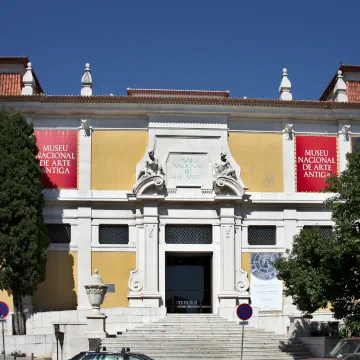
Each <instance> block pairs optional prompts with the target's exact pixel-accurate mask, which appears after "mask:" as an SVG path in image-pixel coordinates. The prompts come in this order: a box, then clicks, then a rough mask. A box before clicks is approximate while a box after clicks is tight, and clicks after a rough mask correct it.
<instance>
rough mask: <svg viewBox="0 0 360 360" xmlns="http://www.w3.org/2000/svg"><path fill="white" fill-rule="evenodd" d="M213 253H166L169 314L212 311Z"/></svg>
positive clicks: (167, 305)
mask: <svg viewBox="0 0 360 360" xmlns="http://www.w3.org/2000/svg"><path fill="white" fill-rule="evenodd" d="M211 267H212V255H211V254H186V255H184V254H173V253H171V254H167V255H166V274H165V276H166V278H165V281H166V307H167V312H168V313H211V270H212V269H211Z"/></svg>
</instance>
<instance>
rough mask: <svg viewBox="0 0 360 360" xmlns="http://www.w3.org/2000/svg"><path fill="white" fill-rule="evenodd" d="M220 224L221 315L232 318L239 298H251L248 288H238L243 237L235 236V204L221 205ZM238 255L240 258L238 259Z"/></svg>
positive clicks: (246, 299) (219, 295)
mask: <svg viewBox="0 0 360 360" xmlns="http://www.w3.org/2000/svg"><path fill="white" fill-rule="evenodd" d="M220 226H221V243H220V257H221V260H220V261H221V291H220V293H219V294H218V298H219V301H220V306H219V315H220V316H222V317H224V318H228V319H232V318H233V316H234V311H235V308H236V305H237V301H238V299H239V298H244V299H242V301H241V302H247V301H248V299H249V296H248V292H247V291H246V290H247V289H245V290H244V291H238V289H237V288H236V284H237V282H236V281H237V279H238V277H239V275H240V276H241V274H242V273H241V268H240V269H238V271H237V267H238V266H239V264H240V266H241V237H239V235H237V237H235V215H234V205H225V204H224V205H222V206H221V207H220ZM240 236H241V233H240ZM235 238H236V239H235ZM239 250H240V251H239ZM237 251H239V253H238V252H237ZM237 257H239V258H240V259H239V260H236V258H237ZM239 281H240V280H239ZM241 290H243V289H241Z"/></svg>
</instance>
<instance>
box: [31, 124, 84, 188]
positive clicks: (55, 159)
mask: <svg viewBox="0 0 360 360" xmlns="http://www.w3.org/2000/svg"><path fill="white" fill-rule="evenodd" d="M35 136H36V139H37V146H38V148H39V153H38V155H37V158H38V159H39V160H40V167H41V169H42V171H43V174H44V176H43V186H44V188H47V189H76V188H77V178H78V168H77V167H78V159H77V156H78V132H77V131H74V130H47V131H44V130H38V131H35Z"/></svg>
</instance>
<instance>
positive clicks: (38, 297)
mask: <svg viewBox="0 0 360 360" xmlns="http://www.w3.org/2000/svg"><path fill="white" fill-rule="evenodd" d="M77 269H78V264H77V252H76V251H70V252H69V251H49V252H48V260H47V264H46V279H45V281H44V282H42V283H41V284H39V286H38V289H37V291H36V292H35V294H34V296H33V298H32V303H33V306H34V309H39V310H44V311H45V310H51V309H53V310H75V309H76V307H77V288H78V286H77V279H78V271H77Z"/></svg>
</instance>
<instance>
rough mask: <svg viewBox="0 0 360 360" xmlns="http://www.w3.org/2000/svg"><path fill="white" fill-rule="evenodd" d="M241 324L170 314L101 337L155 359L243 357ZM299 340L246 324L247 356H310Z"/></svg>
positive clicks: (114, 347) (109, 345)
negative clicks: (106, 336) (241, 355)
mask: <svg viewBox="0 0 360 360" xmlns="http://www.w3.org/2000/svg"><path fill="white" fill-rule="evenodd" d="M241 337H242V327H240V325H239V324H238V323H236V322H231V321H227V320H225V319H223V318H221V317H219V316H217V315H198V314H197V315H195V314H194V315H190V314H186V315H185V314H184V315H178V314H170V315H168V316H167V317H166V318H164V319H161V320H160V321H158V322H153V323H148V324H144V325H142V326H141V327H138V328H136V329H132V330H128V331H127V332H125V333H123V334H121V335H118V336H117V337H113V338H106V339H103V340H102V345H103V346H105V347H106V350H107V351H114V352H115V351H120V350H121V348H122V347H129V348H130V349H131V351H134V352H140V353H143V354H146V355H148V356H150V357H151V358H154V359H155V360H161V359H169V360H180V359H198V360H200V359H240V354H241ZM309 357H312V355H311V353H309V352H308V350H307V349H306V348H305V347H304V346H303V345H302V343H301V342H300V341H299V340H296V339H288V338H287V337H286V336H282V335H276V334H274V333H271V332H266V331H264V330H260V329H255V328H251V327H247V326H245V333H244V353H243V359H244V360H282V359H283V360H290V359H307V358H309Z"/></svg>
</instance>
